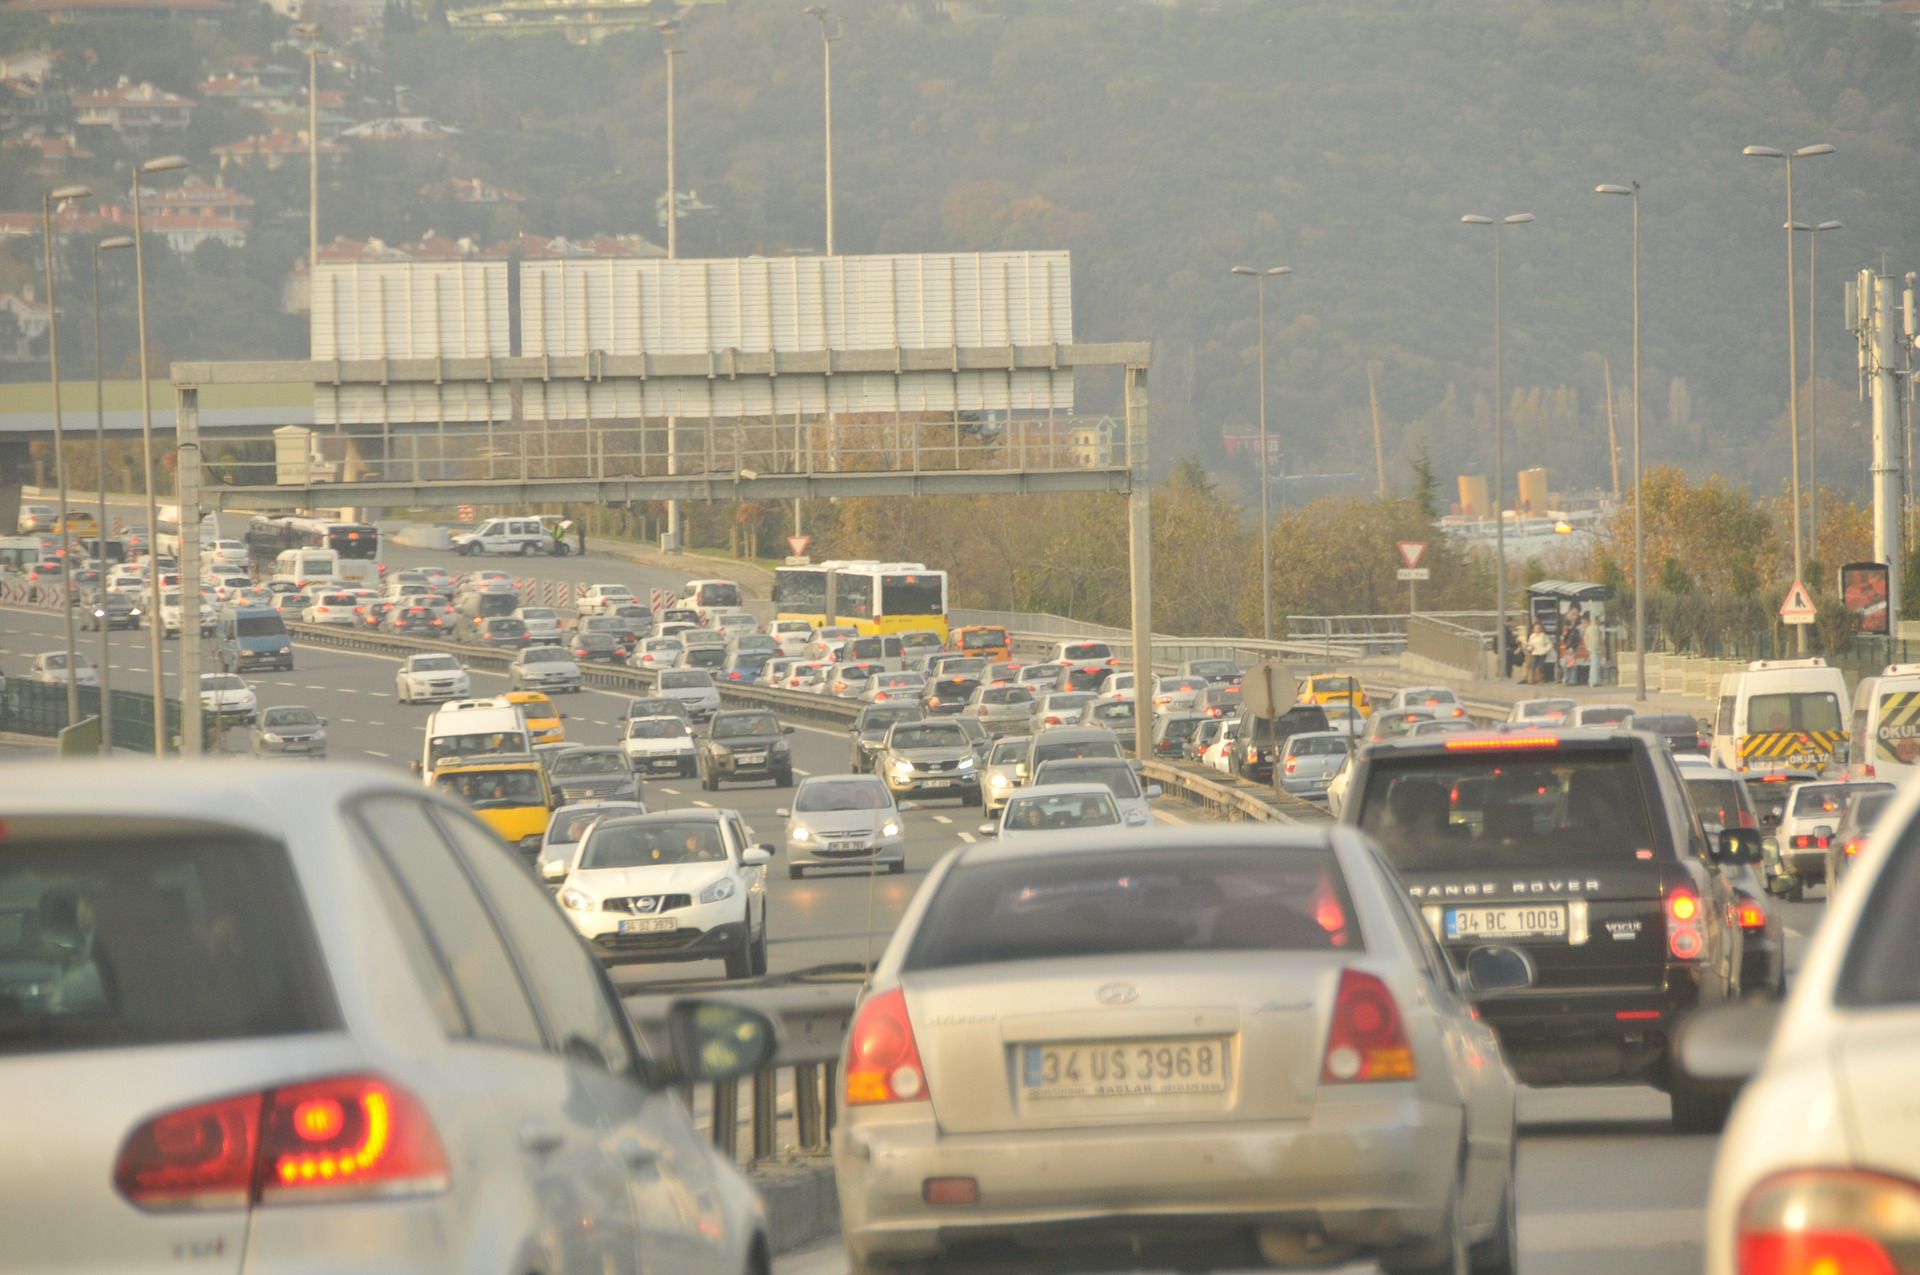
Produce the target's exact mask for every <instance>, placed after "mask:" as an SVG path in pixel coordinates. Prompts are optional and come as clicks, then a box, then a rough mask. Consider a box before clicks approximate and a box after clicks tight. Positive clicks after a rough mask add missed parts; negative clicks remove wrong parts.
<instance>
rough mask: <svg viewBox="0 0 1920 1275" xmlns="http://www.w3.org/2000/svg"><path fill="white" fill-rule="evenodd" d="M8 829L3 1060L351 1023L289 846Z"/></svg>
mask: <svg viewBox="0 0 1920 1275" xmlns="http://www.w3.org/2000/svg"><path fill="white" fill-rule="evenodd" d="M82 824H84V830H82V827H81V825H82ZM7 825H8V826H7V834H8V835H7V844H6V852H5V853H4V854H0V1057H4V1056H6V1055H10V1054H28V1053H39V1052H47V1051H65V1050H77V1049H113V1048H124V1047H127V1046H136V1045H159V1044H173V1043H181V1042H187V1041H211V1040H234V1039H241V1038H246V1037H267V1036H287V1035H294V1034H299V1033H306V1032H315V1031H327V1030H337V1029H338V1028H339V1026H340V1021H339V1019H340V1015H339V1010H338V1008H337V1007H336V1006H335V1003H334V1000H333V995H332V992H331V989H330V988H329V986H328V982H327V977H326V965H325V962H324V960H323V959H322V957H321V955H320V951H319V947H318V945H317V943H316V942H315V940H314V937H313V932H312V927H311V922H310V920H309V915H308V911H307V905H306V903H305V902H304V901H303V900H302V898H301V894H300V888H299V885H298V884H297V882H296V879H295V877H294V872H293V868H292V865H291V864H290V863H289V862H288V860H287V852H286V850H285V848H284V847H282V846H281V845H279V844H277V843H275V842H273V841H270V840H267V839H265V838H262V837H256V836H252V835H249V834H246V833H243V832H239V831H237V830H232V829H227V828H214V827H210V826H206V825H199V824H195V825H191V826H181V825H177V824H162V825H158V826H156V825H155V824H154V823H152V822H150V821H147V820H141V821H139V822H137V823H135V822H133V821H125V820H118V819H110V818H101V817H93V816H83V817H79V818H75V819H73V820H68V819H65V818H48V817H35V816H19V815H12V814H10V815H9V816H8V818H7Z"/></svg>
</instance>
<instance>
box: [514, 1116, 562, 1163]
mask: <svg viewBox="0 0 1920 1275" xmlns="http://www.w3.org/2000/svg"><path fill="white" fill-rule="evenodd" d="M566 1141H567V1135H566V1134H565V1133H563V1132H562V1131H561V1130H560V1128H559V1126H557V1125H551V1124H548V1123H547V1122H546V1121H544V1120H527V1121H523V1122H522V1123H521V1125H520V1145H521V1146H522V1147H525V1148H526V1149H527V1150H528V1151H531V1152H533V1154H535V1155H552V1154H553V1153H554V1152H555V1151H558V1150H559V1149H560V1148H561V1147H563V1146H565V1145H566Z"/></svg>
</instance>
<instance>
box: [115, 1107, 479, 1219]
mask: <svg viewBox="0 0 1920 1275" xmlns="http://www.w3.org/2000/svg"><path fill="white" fill-rule="evenodd" d="M113 1181H114V1186H115V1188H116V1189H118V1190H119V1192H120V1194H121V1195H123V1196H125V1197H126V1198H127V1199H128V1200H130V1201H132V1202H133V1203H134V1204H135V1205H137V1206H138V1207H140V1208H143V1209H151V1210H176V1209H232V1208H244V1207H246V1206H248V1205H250V1204H258V1203H265V1204H272V1203H275V1202H278V1201H282V1200H303V1199H312V1198H316V1195H315V1193H316V1192H324V1193H325V1195H326V1196H327V1197H328V1198H339V1197H341V1196H379V1197H381V1198H391V1197H393V1196H396V1195H422V1194H431V1193H433V1192H437V1191H443V1190H445V1189H446V1186H447V1158H446V1153H445V1152H444V1151H442V1150H441V1147H440V1139H439V1137H438V1135H437V1134H435V1133H434V1130H433V1122H432V1121H431V1119H430V1118H429V1117H428V1116H427V1113H426V1109H425V1108H424V1107H422V1106H421V1105H420V1103H419V1101H418V1100H416V1099H415V1098H414V1097H413V1096H412V1095H411V1094H409V1093H407V1092H406V1091H405V1090H403V1089H400V1088H397V1087H396V1086H394V1085H392V1084H390V1083H388V1082H387V1081H385V1080H382V1079H380V1078H379V1077H377V1076H334V1077H329V1078H328V1079H325V1080H314V1081H308V1082H305V1083H302V1084H297V1085H288V1086H286V1087H284V1088H280V1089H267V1090H262V1091H261V1092H258V1093H251V1094H241V1095H238V1096H235V1097H231V1098H218V1099H215V1100H214V1101H212V1102H204V1103H198V1104H195V1105H193V1106H189V1107H182V1108H180V1109H178V1110H176V1111H169V1112H165V1113H163V1114H161V1115H158V1116H155V1117H154V1118H153V1119H151V1120H149V1121H147V1122H146V1123H144V1124H142V1125H140V1126H139V1127H138V1128H136V1129H135V1130H134V1131H133V1132H132V1133H131V1134H129V1135H128V1136H127V1140H126V1141H125V1142H124V1143H123V1144H122V1145H121V1147H120V1155H119V1157H118V1159H117V1160H116V1161H115V1164H114V1170H113Z"/></svg>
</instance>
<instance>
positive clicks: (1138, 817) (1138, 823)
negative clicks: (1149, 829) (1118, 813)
mask: <svg viewBox="0 0 1920 1275" xmlns="http://www.w3.org/2000/svg"><path fill="white" fill-rule="evenodd" d="M1127 822H1128V823H1130V824H1132V825H1133V826H1134V827H1136V828H1137V827H1142V826H1144V825H1145V824H1146V822H1147V812H1146V811H1144V810H1129V811H1127Z"/></svg>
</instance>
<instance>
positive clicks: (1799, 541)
mask: <svg viewBox="0 0 1920 1275" xmlns="http://www.w3.org/2000/svg"><path fill="white" fill-rule="evenodd" d="M1834 149H1835V148H1834V147H1833V146H1832V145H1830V144H1828V143H1826V142H1819V143H1816V144H1815V145H1812V146H1802V147H1801V148H1800V149H1798V150H1793V151H1787V150H1781V149H1780V148H1778V147H1775V146H1749V147H1747V148H1746V149H1744V150H1742V151H1741V152H1740V153H1741V154H1742V155H1745V156H1747V157H1748V158H1750V159H1777V160H1780V161H1781V162H1783V163H1785V164H1786V166H1787V226H1786V230H1787V433H1788V434H1789V435H1790V436H1791V440H1792V444H1793V578H1794V580H1795V581H1796V582H1799V581H1801V579H1802V577H1803V576H1804V574H1805V570H1804V568H1805V562H1804V560H1803V559H1802V557H1801V553H1802V551H1803V549H1804V548H1805V545H1804V543H1803V538H1802V536H1801V532H1800V350H1799V345H1800V325H1799V315H1798V314H1797V310H1798V308H1799V300H1798V298H1797V297H1796V296H1795V293H1794V269H1793V161H1794V160H1796V159H1812V158H1814V157H1815V156H1817V155H1831V154H1833V153H1834ZM1793 641H1794V651H1795V653H1796V654H1799V655H1805V654H1806V653H1807V626H1806V625H1804V624H1796V625H1794V626H1793Z"/></svg>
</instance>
